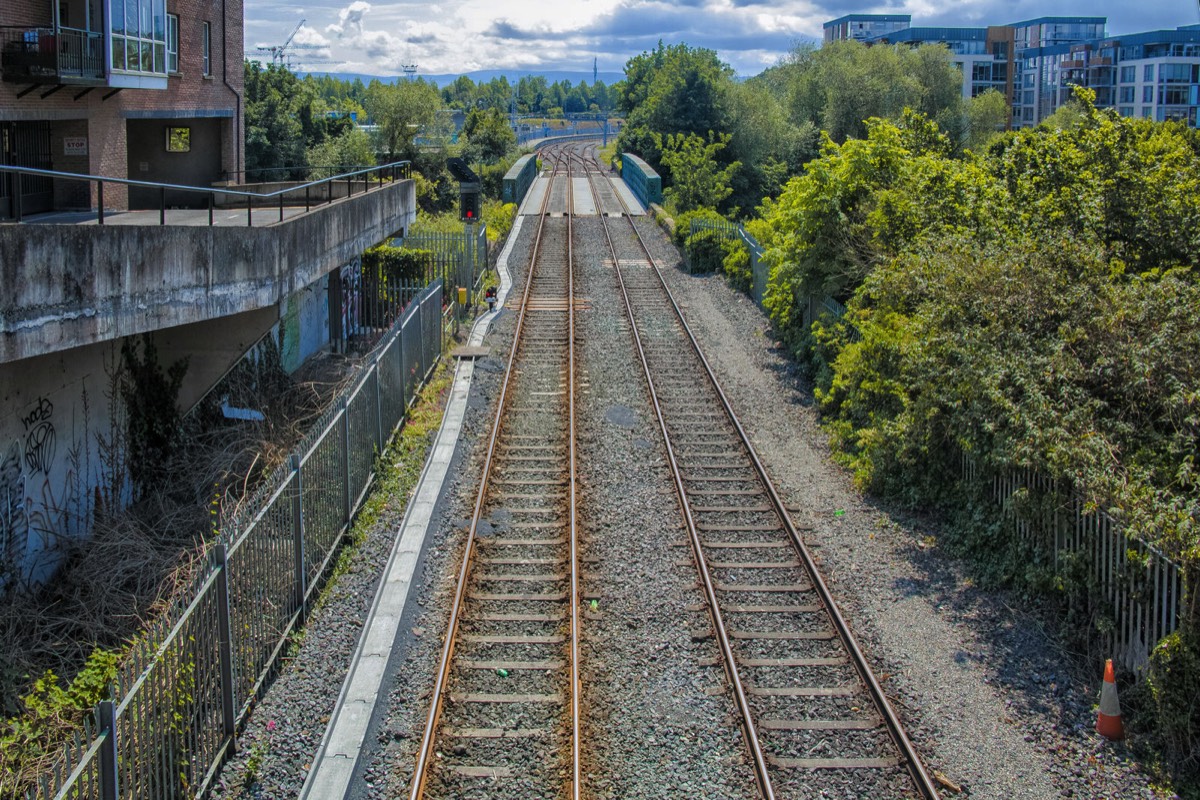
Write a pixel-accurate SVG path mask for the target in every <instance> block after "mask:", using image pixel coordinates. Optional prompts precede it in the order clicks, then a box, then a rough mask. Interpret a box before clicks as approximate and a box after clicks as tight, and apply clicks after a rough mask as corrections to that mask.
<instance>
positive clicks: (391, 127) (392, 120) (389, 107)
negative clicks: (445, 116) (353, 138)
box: [364, 78, 442, 161]
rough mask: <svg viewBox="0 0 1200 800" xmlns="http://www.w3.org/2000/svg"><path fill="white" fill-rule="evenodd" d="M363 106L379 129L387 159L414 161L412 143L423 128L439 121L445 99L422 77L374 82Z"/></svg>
mask: <svg viewBox="0 0 1200 800" xmlns="http://www.w3.org/2000/svg"><path fill="white" fill-rule="evenodd" d="M364 105H365V106H366V109H367V112H368V113H369V114H370V115H371V121H372V122H374V123H375V124H376V125H378V126H379V136H380V140H381V144H382V149H383V150H384V151H385V152H386V153H387V159H388V160H389V161H393V160H395V159H396V158H397V157H400V158H407V159H410V160H411V159H412V158H413V156H414V153H415V149H416V146H415V144H414V143H413V140H414V139H415V138H416V136H417V134H418V133H419V132H420V131H421V129H422V128H423V127H425V126H427V125H432V124H434V123H435V122H436V120H437V117H438V112H439V111H440V110H441V108H442V98H441V95H440V94H439V93H438V90H437V87H436V86H435V85H433V84H432V83H426V82H425V81H424V80H422V79H420V78H418V79H417V80H415V81H400V82H398V83H383V82H382V81H379V80H373V81H371V85H370V86H368V87H367V96H366V102H365V103H364Z"/></svg>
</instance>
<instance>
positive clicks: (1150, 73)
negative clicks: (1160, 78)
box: [1142, 64, 1154, 83]
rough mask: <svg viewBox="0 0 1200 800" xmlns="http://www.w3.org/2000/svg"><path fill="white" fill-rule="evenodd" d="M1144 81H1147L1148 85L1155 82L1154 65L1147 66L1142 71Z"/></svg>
mask: <svg viewBox="0 0 1200 800" xmlns="http://www.w3.org/2000/svg"><path fill="white" fill-rule="evenodd" d="M1142 80H1143V81H1145V82H1146V83H1153V82H1154V65H1153V64H1147V65H1146V66H1145V68H1143V69H1142Z"/></svg>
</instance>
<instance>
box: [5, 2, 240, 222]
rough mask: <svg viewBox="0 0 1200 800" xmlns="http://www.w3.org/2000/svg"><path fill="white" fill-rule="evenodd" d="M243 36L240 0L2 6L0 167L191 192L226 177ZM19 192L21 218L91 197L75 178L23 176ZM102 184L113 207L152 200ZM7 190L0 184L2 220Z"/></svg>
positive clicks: (232, 156) (235, 135)
mask: <svg viewBox="0 0 1200 800" xmlns="http://www.w3.org/2000/svg"><path fill="white" fill-rule="evenodd" d="M242 30H243V28H242V0H4V2H2V3H0V163H3V164H8V165H14V166H27V167H36V168H40V169H49V170H57V171H63V172H81V173H89V174H93V175H103V176H105V177H117V178H131V179H135V180H146V181H156V182H162V183H175V184H187V185H205V184H208V183H211V182H213V181H218V180H221V179H222V178H224V177H232V176H233V175H234V174H235V173H236V172H238V171H239V170H240V169H241V168H242V158H243V154H244V145H243V138H244V137H243V133H242V128H243V125H242V119H243V107H242V106H243V103H242V84H243V79H242V75H243V72H242V57H243V32H242ZM21 189H22V196H21V198H20V202H21V210H22V212H23V213H26V214H29V213H36V212H38V211H46V210H50V209H92V208H95V205H96V202H97V198H96V196H95V195H96V192H95V189H94V188H93V189H92V190H91V191H89V190H88V188H87V184H85V183H82V182H78V181H54V180H50V179H36V178H29V177H26V178H24V179H23V180H22V181H21ZM108 189H109V190H108V191H106V192H105V196H104V200H105V205H106V206H107V207H110V208H115V209H121V208H125V207H127V206H132V207H135V208H136V207H139V206H147V205H151V204H153V205H157V203H158V198H157V197H153V198H152V197H149V196H146V195H147V192H146V191H145V190H140V191H139V190H138V189H136V188H135V189H132V190H130V191H129V192H128V193H127V192H126V191H125V190H124V187H120V186H118V185H112V186H110V187H108ZM14 191H15V180H14V179H13V178H12V177H10V176H3V177H0V219H3V218H5V217H10V216H12V215H13V192H14ZM188 199H189V198H188V196H186V195H181V196H179V197H175V198H170V202H171V204H172V205H185V204H186V203H187V202H188Z"/></svg>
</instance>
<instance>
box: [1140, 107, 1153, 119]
mask: <svg viewBox="0 0 1200 800" xmlns="http://www.w3.org/2000/svg"><path fill="white" fill-rule="evenodd" d="M1151 113H1153V112H1152V109H1151V108H1150V106H1142V116H1143V117H1144V118H1146V119H1150V114H1151Z"/></svg>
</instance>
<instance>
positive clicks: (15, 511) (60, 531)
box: [0, 392, 87, 588]
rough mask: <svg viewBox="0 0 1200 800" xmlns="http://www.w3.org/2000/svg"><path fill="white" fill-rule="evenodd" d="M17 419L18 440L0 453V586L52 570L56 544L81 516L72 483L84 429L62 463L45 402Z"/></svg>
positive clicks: (51, 411) (52, 413) (75, 480)
mask: <svg viewBox="0 0 1200 800" xmlns="http://www.w3.org/2000/svg"><path fill="white" fill-rule="evenodd" d="M85 395H86V392H85ZM85 404H86V398H85ZM18 418H19V420H20V427H19V429H17V431H16V432H18V436H17V437H16V439H15V440H13V441H11V442H10V443H9V445H8V447H7V448H6V449H2V450H0V454H2V455H0V588H3V587H5V586H8V585H10V582H12V581H13V580H14V579H15V580H16V581H17V582H22V581H23V580H25V579H27V578H30V577H35V576H36V574H37V573H39V572H41V571H43V570H44V569H46V568H52V567H53V563H54V561H55V560H56V559H57V554H56V550H57V549H58V543H59V540H60V539H61V538H62V537H64V536H68V535H73V534H75V533H76V532H77V531H78V530H79V527H80V522H81V521H82V520H81V519H80V517H81V514H82V512H83V509H81V508H79V506H80V502H79V499H80V496H81V495H80V487H79V486H77V484H78V477H79V474H80V456H81V452H82V448H84V447H86V439H87V437H86V431H85V433H84V436H83V437H82V438H83V442H84V443H83V444H82V445H81V443H80V442H79V441H76V442H75V443H74V444H73V445H72V446H71V447H70V448H69V449H68V452H67V456H66V458H65V459H64V458H62V457H61V456H60V454H59V450H58V442H59V432H58V422H59V421H58V420H56V419H55V407H54V403H53V401H52V400H51V399H50V398H48V397H44V396H42V397H38V398H37V400H36V401H35V402H34V403H32V404H31V405H30V406H28V407H27V408H25V409H24V410H22V411H21V412H20V413H19V415H18ZM83 496H86V492H85V493H84V494H83ZM31 560H32V562H33V563H30V562H31Z"/></svg>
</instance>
